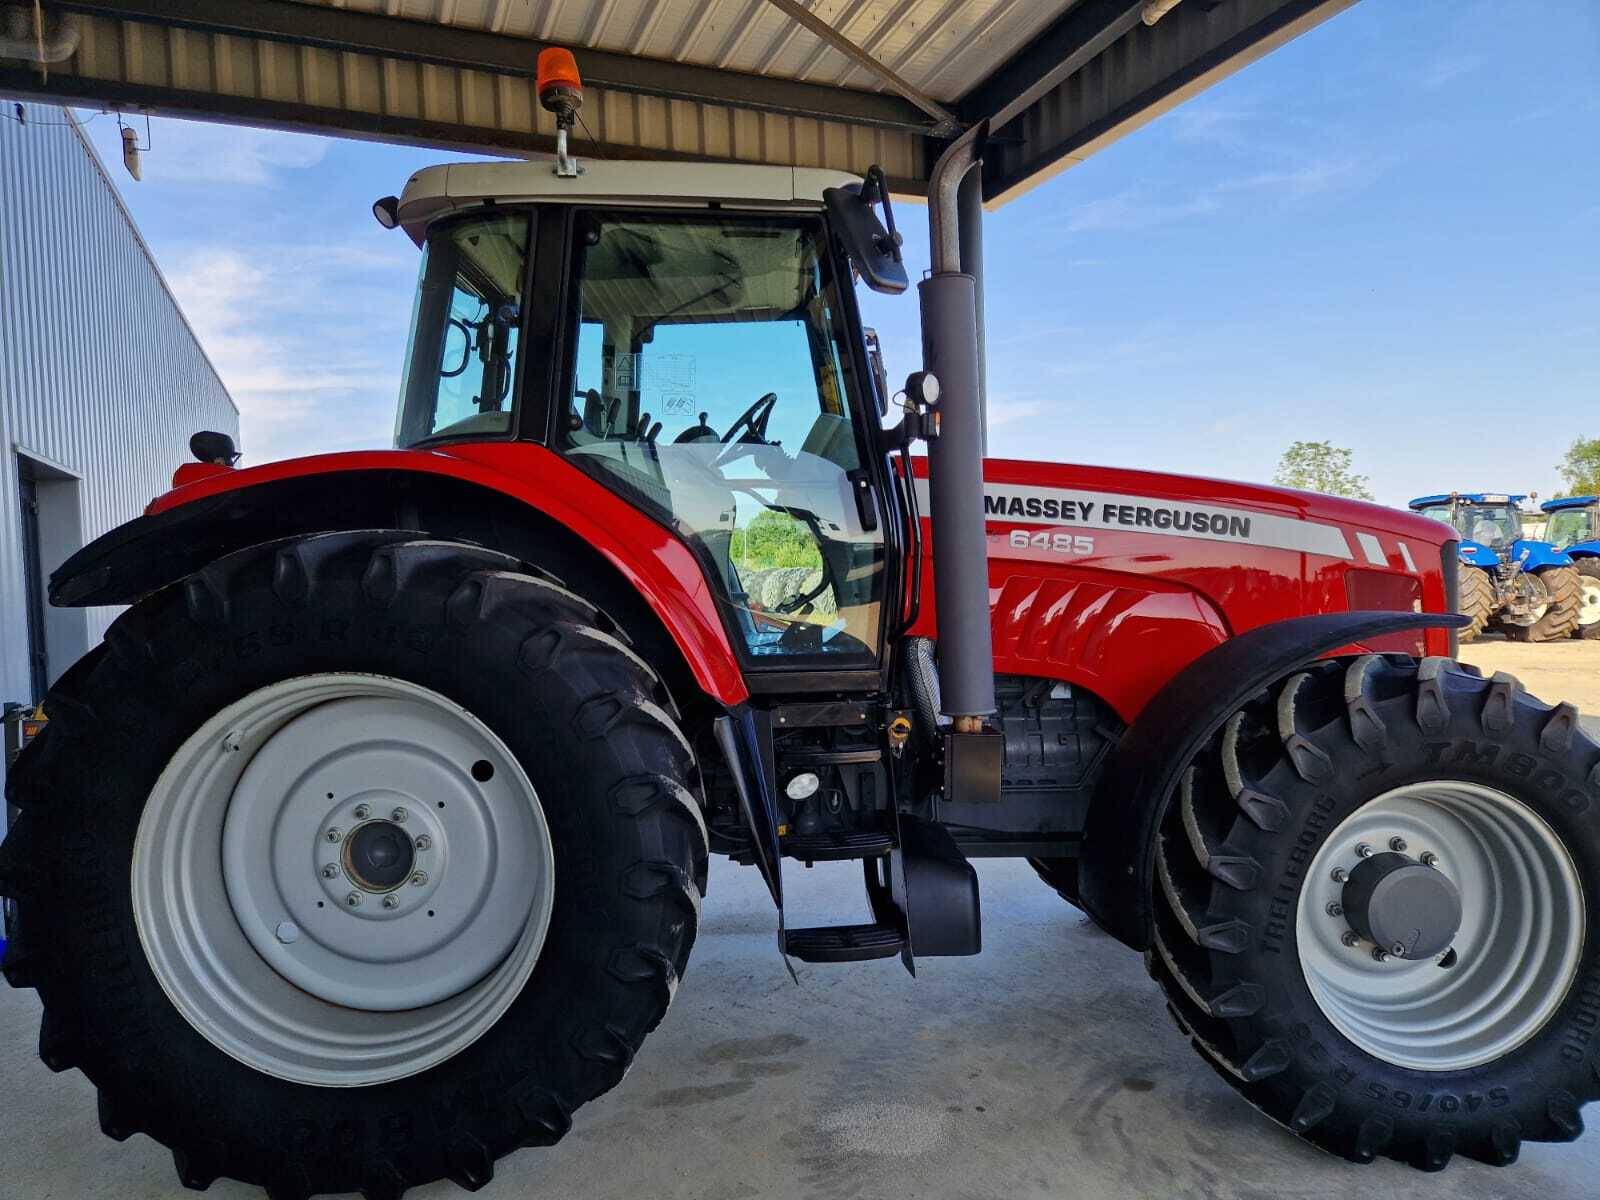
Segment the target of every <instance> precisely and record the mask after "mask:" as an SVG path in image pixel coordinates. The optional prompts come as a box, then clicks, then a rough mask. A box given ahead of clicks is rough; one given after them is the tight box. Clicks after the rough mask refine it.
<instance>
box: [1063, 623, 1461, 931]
mask: <svg viewBox="0 0 1600 1200" xmlns="http://www.w3.org/2000/svg"><path fill="white" fill-rule="evenodd" d="M1465 624H1467V618H1466V617H1463V616H1459V615H1457V614H1455V613H1397V612H1343V613H1325V614H1322V615H1320V616H1313V617H1295V618H1293V619H1292V620H1287V621H1277V622H1274V623H1273V624H1271V625H1263V626H1260V627H1259V628H1256V629H1252V630H1250V632H1248V633H1243V634H1240V635H1239V636H1238V637H1235V638H1231V639H1229V640H1228V641H1226V642H1224V643H1223V644H1222V645H1220V646H1218V647H1217V648H1216V649H1214V650H1211V651H1208V652H1207V653H1206V654H1204V655H1203V656H1201V657H1200V658H1198V659H1196V660H1195V661H1194V662H1192V663H1190V664H1189V665H1188V666H1187V667H1185V668H1184V669H1183V670H1182V671H1179V672H1178V673H1177V674H1176V675H1175V676H1173V677H1172V679H1171V680H1170V681H1169V682H1168V683H1167V685H1166V686H1165V687H1163V688H1162V689H1161V690H1160V691H1159V692H1157V693H1156V696H1155V698H1154V699H1153V700H1151V702H1150V703H1149V704H1148V705H1147V706H1146V707H1145V709H1144V711H1143V712H1141V713H1140V714H1139V716H1138V718H1137V719H1136V720H1135V721H1134V723H1133V725H1132V727H1131V728H1129V730H1128V732H1127V733H1126V734H1125V735H1124V736H1123V738H1122V740H1121V741H1120V742H1119V743H1118V744H1117V748H1116V750H1115V751H1114V752H1113V754H1112V757H1111V761H1110V762H1109V763H1108V764H1107V767H1106V772H1105V774H1104V775H1103V776H1102V777H1101V782H1100V784H1099V786H1098V787H1097V788H1096V790H1095V797H1094V800H1093V801H1092V802H1091V803H1090V806H1089V814H1088V818H1087V820H1086V822H1085V826H1084V840H1083V851H1082V856H1081V858H1080V861H1079V880H1078V882H1079V895H1080V898H1081V901H1082V904H1083V907H1084V909H1085V911H1087V912H1088V913H1089V915H1090V916H1092V917H1093V918H1094V919H1095V920H1096V921H1097V922H1098V923H1099V924H1100V925H1101V926H1102V927H1103V928H1104V929H1106V930H1107V932H1109V933H1111V934H1112V935H1113V936H1114V937H1116V938H1118V939H1119V940H1121V941H1123V942H1125V943H1127V944H1128V945H1129V946H1131V947H1133V948H1134V949H1135V950H1144V949H1146V948H1147V947H1148V946H1149V942H1150V917H1151V908H1150V887H1151V880H1152V877H1153V874H1152V873H1153V866H1154V851H1155V836H1156V828H1157V826H1158V824H1159V822H1160V819H1161V813H1162V810H1163V809H1164V808H1165V807H1166V803H1167V798H1168V797H1169V796H1170V795H1171V794H1172V791H1173V789H1174V787H1175V786H1176V784H1177V782H1178V778H1179V776H1180V775H1181V774H1182V772H1183V770H1184V768H1185V767H1186V766H1188V764H1189V763H1190V761H1192V760H1193V758H1194V756H1195V755H1196V754H1198V753H1199V752H1200V750H1201V748H1202V747H1204V746H1205V744H1206V743H1207V742H1208V741H1209V740H1210V739H1211V738H1212V737H1213V736H1215V735H1216V733H1217V731H1218V730H1220V729H1221V728H1222V726H1223V725H1224V724H1225V723H1226V722H1227V719H1228V718H1229V717H1230V716H1232V715H1233V713H1234V712H1235V711H1236V710H1237V709H1238V708H1239V707H1240V706H1242V705H1243V704H1244V703H1246V702H1247V701H1248V700H1250V699H1251V698H1253V697H1254V696H1256V695H1258V694H1259V693H1260V692H1262V691H1263V690H1264V689H1266V688H1267V687H1268V686H1270V685H1271V684H1272V683H1274V682H1276V681H1277V680H1279V679H1282V678H1284V677H1285V676H1287V675H1289V674H1290V673H1291V672H1293V671H1295V670H1296V669H1298V668H1300V667H1302V666H1305V665H1306V664H1307V663H1310V662H1314V661H1315V660H1316V659H1318V658H1321V657H1323V656H1324V655H1326V654H1328V653H1330V652H1332V651H1334V650H1338V649H1340V648H1341V647H1344V646H1350V645H1356V644H1360V643H1362V642H1365V641H1367V640H1368V639H1371V638H1377V637H1383V636H1385V635H1387V634H1395V633H1402V632H1406V631H1409V630H1414V629H1422V628H1429V627H1444V628H1456V627H1459V626H1462V625H1465Z"/></svg>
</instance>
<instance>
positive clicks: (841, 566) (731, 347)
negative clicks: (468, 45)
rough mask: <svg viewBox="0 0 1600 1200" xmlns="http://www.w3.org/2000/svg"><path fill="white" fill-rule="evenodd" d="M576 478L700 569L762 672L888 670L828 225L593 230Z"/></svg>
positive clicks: (669, 219)
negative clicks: (678, 543)
mask: <svg viewBox="0 0 1600 1200" xmlns="http://www.w3.org/2000/svg"><path fill="white" fill-rule="evenodd" d="M578 243H579V253H578V255H577V256H576V257H577V258H578V262H577V264H576V267H575V270H576V281H577V289H576V290H577V298H578V305H577V307H578V312H577V313H576V314H575V316H576V319H577V324H576V327H575V332H576V350H575V353H574V355H573V358H574V363H573V381H572V391H571V393H570V395H571V401H570V403H571V408H570V410H569V413H568V416H567V420H566V422H565V429H564V430H563V432H562V435H561V436H562V438H563V440H564V443H565V444H564V446H563V447H562V449H563V450H564V452H565V453H566V454H567V455H568V456H570V458H571V459H572V461H573V462H574V463H576V464H577V465H579V466H580V467H582V468H583V469H584V470H586V471H588V472H590V473H591V474H594V475H596V476H597V477H598V478H600V479H601V480H602V481H603V482H605V483H607V485H608V486H612V487H614V488H616V489H617V490H619V491H622V492H623V493H624V494H626V495H627V496H628V497H629V498H630V499H632V500H633V501H634V502H635V503H637V504H639V505H640V506H641V507H642V508H644V509H646V510H647V511H649V512H651V513H652V514H653V515H655V516H656V517H657V518H658V519H660V520H662V521H663V522H665V523H667V524H669V525H671V526H672V527H673V528H674V529H676V530H677V531H678V532H679V534H680V535H681V536H682V537H684V539H685V540H686V541H688V542H689V544H690V545H691V546H693V547H694V548H695V549H696V551H697V552H698V553H699V554H700V557H701V559H702V561H703V563H704V564H705V565H706V569H707V574H708V577H709V578H710V579H711V580H712V582H713V585H714V588H715V590H716V592H717V593H718V599H719V600H720V601H721V602H722V604H723V606H724V609H725V611H726V612H727V613H728V614H729V622H730V624H731V625H732V626H734V627H735V628H737V629H738V631H739V633H740V634H741V640H742V641H743V643H744V648H745V650H746V652H747V655H748V656H749V657H750V658H751V659H753V660H754V662H753V664H752V665H757V666H759V665H762V664H768V665H775V666H776V665H782V666H788V665H795V664H797V663H798V662H799V661H801V660H804V659H813V660H815V659H821V660H826V662H827V664H828V665H829V666H836V665H843V664H841V663H840V661H839V660H841V659H848V658H851V657H858V658H872V659H875V658H876V653H877V650H876V647H877V642H878V637H879V619H880V609H881V601H882V589H883V587H884V550H883V541H882V535H881V532H880V531H879V521H878V517H877V514H876V512H875V510H874V509H873V508H872V504H873V497H872V489H870V488H867V487H865V486H864V484H865V475H864V474H863V473H862V469H861V455H860V451H859V449H858V446H857V428H856V423H855V421H854V420H853V419H852V414H851V407H850V400H849V397H850V396H851V394H852V368H851V361H852V360H851V357H850V355H849V354H848V353H847V351H846V349H845V346H844V343H843V341H842V331H843V329H844V322H843V320H842V318H841V315H840V311H839V298H838V296H837V293H836V291H835V281H834V276H833V271H832V268H831V265H830V262H829V259H828V256H827V253H826V242H825V239H824V234H823V230H822V227H821V224H820V222H818V221H815V220H809V219H796V218H792V217H785V216H770V217H731V216H716V217H709V218H701V217H686V216H642V215H628V214H616V215H607V214H595V213H589V214H585V215H584V217H583V219H582V220H581V221H580V231H579V235H578Z"/></svg>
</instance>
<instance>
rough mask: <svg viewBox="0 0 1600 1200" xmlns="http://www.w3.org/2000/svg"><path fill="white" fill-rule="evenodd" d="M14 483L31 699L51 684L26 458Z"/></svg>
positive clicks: (34, 499)
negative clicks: (17, 496) (19, 513)
mask: <svg viewBox="0 0 1600 1200" xmlns="http://www.w3.org/2000/svg"><path fill="white" fill-rule="evenodd" d="M17 465H18V467H19V468H20V470H19V471H18V472H17V486H18V488H19V490H20V492H21V501H22V503H21V509H22V587H23V591H24V592H25V593H26V594H25V596H24V607H25V608H26V609H27V623H28V680H29V685H30V687H31V688H32V690H33V695H32V697H31V699H32V700H33V701H34V702H35V703H37V702H38V701H40V700H43V699H44V693H45V690H46V688H48V687H49V684H50V658H49V655H48V654H47V653H46V651H45V633H44V571H43V570H42V569H41V567H40V560H39V483H38V480H36V479H35V478H34V475H33V471H32V470H31V468H30V466H29V463H28V461H27V460H26V459H19V460H18V463H17Z"/></svg>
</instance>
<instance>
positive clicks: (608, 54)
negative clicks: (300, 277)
mask: <svg viewBox="0 0 1600 1200" xmlns="http://www.w3.org/2000/svg"><path fill="white" fill-rule="evenodd" d="M41 2H42V3H43V6H44V9H45V10H46V11H47V12H48V13H49V14H50V15H51V17H52V19H76V20H77V21H78V24H79V27H80V30H81V42H80V45H79V47H78V50H77V53H76V54H75V55H73V56H72V58H71V59H70V60H68V61H66V62H63V63H59V64H56V65H54V66H53V67H51V68H50V73H49V77H48V78H45V77H44V76H43V73H42V72H39V71H37V70H35V69H33V68H29V67H26V66H23V65H20V64H17V63H7V62H4V61H0V90H7V91H13V92H17V93H22V94H27V95H33V96H38V97H39V98H41V99H57V100H60V99H69V100H74V101H78V102H87V103H91V104H93V103H110V104H114V105H116V106H118V107H124V108H141V109H146V110H148V111H153V112H162V113H170V114H173V115H191V116H192V115H201V116H208V117H213V118H216V119H221V120H233V121H240V122H244V123H248V124H257V125H266V126H279V127H286V128H306V129H316V130H320V131H324V132H335V133H346V134H352V135H355V136H364V137H374V138H379V139H392V140H403V141H410V142H420V143H427V144H434V145H441V146H452V147H488V148H491V149H493V150H497V151H501V152H504V153H510V154H516V153H526V152H529V151H539V152H543V151H547V150H548V149H549V148H550V146H551V144H552V142H553V138H554V133H555V127H554V120H553V118H552V117H551V116H550V114H549V113H547V112H545V111H544V110H543V109H542V108H541V107H540V106H539V103H538V98H537V96H536V95H535V91H534V86H533V79H532V75H533V67H534V61H535V58H536V56H537V53H538V51H539V49H540V48H541V47H543V46H544V45H549V44H556V45H564V46H567V47H569V48H571V49H573V50H574V51H575V52H577V55H578V60H579V65H580V68H581V69H582V70H583V72H584V75H585V79H586V81H587V84H588V87H587V91H588V95H587V98H586V102H585V106H584V112H583V117H584V126H585V128H584V129H581V130H580V131H579V133H580V135H584V136H592V138H593V140H594V141H595V142H596V143H598V145H597V146H586V145H585V144H584V142H583V141H582V140H581V138H580V141H579V143H578V144H579V149H580V150H581V151H583V152H584V153H588V154H593V153H595V152H596V151H598V152H599V153H601V154H607V155H609V156H611V157H618V158H621V157H633V158H638V157H649V158H660V159H717V160H733V161H744V162H756V163H768V164H776V165H784V166H804V167H826V168H830V169H839V170H845V171H852V172H860V171H862V170H864V169H865V168H866V167H867V166H868V165H870V164H873V163H877V164H879V165H881V166H882V167H883V168H884V169H885V171H886V172H887V173H888V175H889V176H890V178H891V180H893V181H895V183H896V185H897V186H898V187H899V188H901V190H906V189H912V190H919V191H920V190H921V181H924V180H925V179H926V178H927V175H928V173H929V170H930V169H931V166H932V162H933V159H934V158H935V157H936V155H937V154H938V152H939V150H940V148H941V147H942V145H943V139H944V138H947V137H949V136H951V135H952V132H953V131H954V130H955V129H957V128H959V127H960V126H961V125H962V124H973V123H976V122H978V121H981V120H984V119H987V118H989V117H992V116H995V115H996V113H997V112H998V111H1001V110H1005V111H1007V112H1014V113H1015V115H1016V117H1017V119H1014V120H1010V121H1009V122H1008V124H1007V125H1006V126H1005V127H1004V128H1003V129H1000V130H998V131H997V132H998V133H999V137H998V138H997V140H996V141H995V142H994V143H993V144H992V145H991V147H990V149H989V151H987V152H986V155H985V168H984V177H985V191H986V194H987V195H988V196H989V198H990V199H991V200H994V199H1003V198H1004V197H1005V196H1007V195H1010V194H1014V193H1015V191H1017V190H1019V189H1021V188H1023V187H1027V186H1029V185H1030V184H1031V183H1032V182H1034V181H1036V180H1037V179H1039V178H1043V177H1046V176H1048V175H1049V174H1050V173H1053V172H1054V171H1056V170H1059V169H1061V167H1063V166H1066V165H1070V164H1071V163H1073V162H1077V161H1080V160H1081V159H1082V158H1084V157H1086V156H1087V155H1088V154H1090V153H1093V152H1094V151H1096V150H1098V149H1100V148H1101V147H1103V146H1105V145H1107V144H1109V143H1110V142H1112V141H1114V140H1116V139H1117V138H1118V137H1121V136H1122V135H1123V134H1125V133H1127V132H1128V131H1130V130H1132V129H1135V128H1137V127H1138V126H1139V125H1140V124H1142V123H1143V122H1144V121H1146V120H1148V119H1150V117H1151V116H1152V115H1154V114H1156V113H1159V112H1161V111H1164V110H1165V109H1166V108H1169V107H1171V106H1172V105H1173V104H1176V103H1178V102H1180V101H1181V100H1182V99H1184V98H1186V97H1187V96H1189V95H1192V94H1194V92H1196V91H1198V90H1200V89H1201V88H1204V87H1206V86H1209V84H1210V83H1212V82H1214V81H1215V80H1216V79H1219V78H1221V77H1223V76H1224V75H1226V74H1228V73H1229V72H1231V71H1233V70H1236V69H1238V67H1240V66H1242V65H1243V64H1245V63H1248V62H1250V61H1252V60H1253V59H1254V58H1255V57H1257V56H1259V55H1260V54H1261V53H1264V52H1265V51H1266V50H1268V49H1270V48H1271V47H1272V46H1275V45H1277V44H1279V43H1281V42H1282V41H1285V40H1287V39H1288V38H1290V37H1292V36H1294V35H1296V34H1298V33H1299V32H1301V31H1303V30H1305V29H1307V28H1310V27H1311V26H1313V25H1315V24H1317V23H1318V22H1320V21H1322V20H1325V19H1327V18H1328V17H1329V16H1331V15H1333V14H1334V13H1336V12H1338V11H1340V10H1341V9H1343V8H1345V7H1347V6H1348V5H1349V4H1350V3H1352V2H1353V0H1182V2H1181V3H1179V4H1178V5H1177V7H1176V8H1172V9H1170V10H1168V9H1167V8H1166V6H1164V5H1160V6H1147V4H1146V0H810V2H809V3H808V4H806V5H805V12H806V14H809V16H808V17H807V18H806V19H808V20H814V21H816V22H821V23H823V25H824V27H825V28H824V30H823V32H822V33H819V32H817V31H815V30H813V29H812V28H808V27H807V26H806V25H805V24H803V23H802V20H801V17H800V16H797V15H795V14H794V12H793V11H789V12H786V11H784V8H783V7H781V6H780V4H779V3H778V2H776V0H701V2H692V0H581V2H580V0H228V2H227V3H220V2H218V0H41ZM784 2H785V3H787V4H788V6H789V8H790V9H791V10H793V9H794V8H796V7H797V6H798V5H797V3H796V2H795V0H784ZM799 3H805V0H799ZM801 15H802V16H804V15H805V14H801ZM1158 16H1159V20H1158V22H1157V23H1156V24H1154V25H1149V26H1147V25H1145V24H1143V23H1142V20H1141V19H1144V20H1149V19H1154V18H1156V17H1158ZM829 30H831V33H832V36H834V37H835V38H839V37H842V38H844V39H846V40H847V41H848V42H849V43H850V44H851V46H852V47H853V48H855V49H856V50H857V51H858V52H865V55H866V56H868V62H869V65H863V63H862V62H859V61H856V59H854V58H852V57H851V56H850V55H848V54H846V53H845V52H844V51H842V50H841V49H840V48H839V46H837V45H835V44H832V43H830V40H829V38H828V37H827V36H824V34H825V33H827V32H828V31H829ZM871 62H876V63H877V64H879V65H880V66H882V67H884V68H887V69H888V70H889V71H890V72H892V73H893V74H894V75H896V76H898V77H900V78H901V79H903V80H904V82H905V83H906V84H908V85H909V86H910V88H911V89H913V90H914V91H915V93H916V95H901V94H899V92H898V91H897V89H896V87H895V86H894V83H893V81H892V80H891V79H890V78H888V77H886V76H885V75H884V74H881V73H878V72H875V71H874V70H873V69H872V68H871V66H870V63H871ZM940 106H942V107H943V108H944V109H945V110H946V111H947V112H948V113H949V114H951V116H952V119H950V120H943V119H938V120H936V119H935V117H933V116H930V115H929V112H930V109H932V110H937V109H938V108H939V107H940ZM940 116H941V118H942V117H943V114H940Z"/></svg>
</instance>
